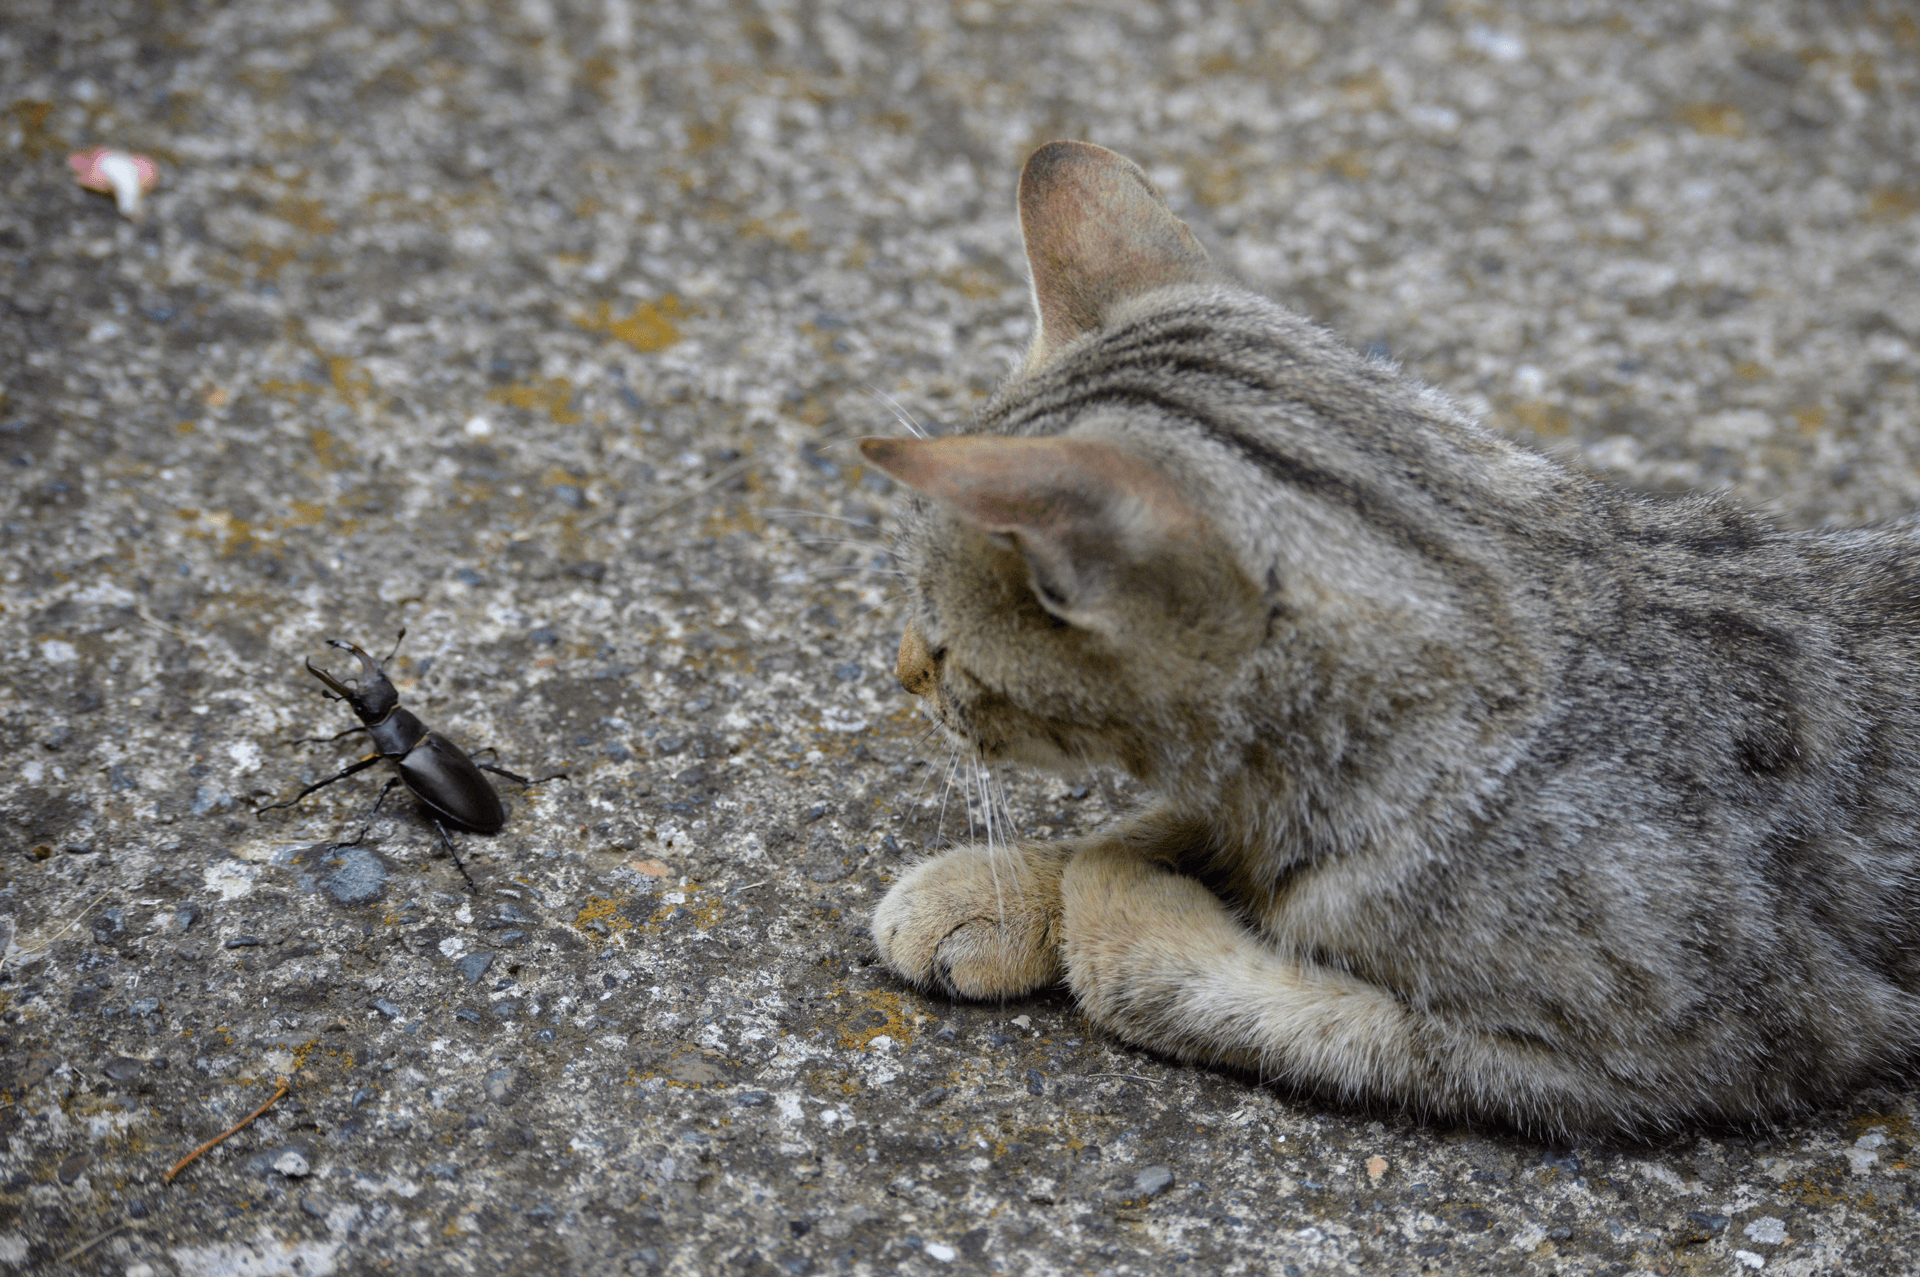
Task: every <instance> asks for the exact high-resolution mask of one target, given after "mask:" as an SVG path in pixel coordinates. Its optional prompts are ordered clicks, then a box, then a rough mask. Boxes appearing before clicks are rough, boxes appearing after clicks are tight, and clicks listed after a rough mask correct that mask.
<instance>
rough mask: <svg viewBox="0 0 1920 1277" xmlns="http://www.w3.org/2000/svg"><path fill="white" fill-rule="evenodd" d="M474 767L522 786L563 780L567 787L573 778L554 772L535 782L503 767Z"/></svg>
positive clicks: (482, 752) (484, 764) (482, 751)
mask: <svg viewBox="0 0 1920 1277" xmlns="http://www.w3.org/2000/svg"><path fill="white" fill-rule="evenodd" d="M486 752H487V751H486V750H484V749H483V750H481V751H480V754H484V753H486ZM472 757H476V758H477V757H479V754H475V755H472ZM474 766H475V767H478V768H479V769H480V770H481V771H483V772H492V773H493V774H494V775H496V776H505V777H506V778H507V779H508V780H512V781H518V782H519V783H520V784H522V785H544V784H546V783H547V782H548V781H550V780H564V781H566V782H567V783H568V784H569V785H571V784H572V783H573V777H571V776H569V775H567V774H566V773H565V772H555V773H554V774H553V775H551V776H542V777H540V778H539V779H537V780H536V779H532V778H529V777H526V776H521V775H519V774H517V773H515V772H510V771H508V770H507V769H506V768H504V767H494V766H491V765H489V764H487V763H475V764H474Z"/></svg>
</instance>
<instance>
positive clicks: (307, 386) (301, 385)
mask: <svg viewBox="0 0 1920 1277" xmlns="http://www.w3.org/2000/svg"><path fill="white" fill-rule="evenodd" d="M260 390H261V392H262V393H264V394H269V395H272V396H274V397H275V398H276V399H292V398H294V397H296V396H298V395H317V394H320V393H322V392H323V391H325V390H326V387H325V386H322V385H318V384H316V383H314V382H311V381H281V380H280V379H279V378H278V377H270V378H268V379H267V380H265V381H263V382H261V383H260Z"/></svg>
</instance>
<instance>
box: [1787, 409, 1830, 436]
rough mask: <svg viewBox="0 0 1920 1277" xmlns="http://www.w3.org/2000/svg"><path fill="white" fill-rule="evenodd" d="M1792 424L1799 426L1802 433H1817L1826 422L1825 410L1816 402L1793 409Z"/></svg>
mask: <svg viewBox="0 0 1920 1277" xmlns="http://www.w3.org/2000/svg"><path fill="white" fill-rule="evenodd" d="M1793 420H1794V424H1795V425H1797V426H1799V427H1800V433H1801V434H1803V435H1814V434H1819V433H1820V431H1821V429H1822V428H1823V427H1825V425H1826V424H1827V410H1826V409H1825V408H1822V407H1820V406H1819V405H1818V404H1808V405H1806V406H1805V407H1801V408H1795V409H1794V410H1793Z"/></svg>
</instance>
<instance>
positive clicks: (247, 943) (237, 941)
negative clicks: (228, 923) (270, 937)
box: [227, 936, 266, 949]
mask: <svg viewBox="0 0 1920 1277" xmlns="http://www.w3.org/2000/svg"><path fill="white" fill-rule="evenodd" d="M265 943H266V941H265V940H262V939H261V938H260V937H259V936H235V937H234V938H233V939H231V940H229V941H227V948H229V949H258V948H259V947H260V946H261V945H263V944H265Z"/></svg>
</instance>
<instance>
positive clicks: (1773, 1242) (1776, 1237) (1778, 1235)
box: [1740, 1215, 1787, 1246]
mask: <svg viewBox="0 0 1920 1277" xmlns="http://www.w3.org/2000/svg"><path fill="white" fill-rule="evenodd" d="M1740 1231H1741V1232H1742V1233H1745V1234H1746V1236H1747V1237H1748V1239H1749V1240H1751V1241H1756V1242H1759V1243H1760V1244H1761V1245H1762V1246H1778V1245H1780V1244H1781V1243H1782V1242H1784V1241H1786V1240H1787V1221H1786V1220H1784V1219H1779V1218H1777V1217H1775V1216H1772V1215H1762V1216H1761V1217H1760V1218H1759V1219H1756V1220H1754V1221H1753V1222H1752V1223H1750V1224H1748V1225H1747V1226H1746V1227H1745V1228H1743V1229H1741V1230H1740Z"/></svg>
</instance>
